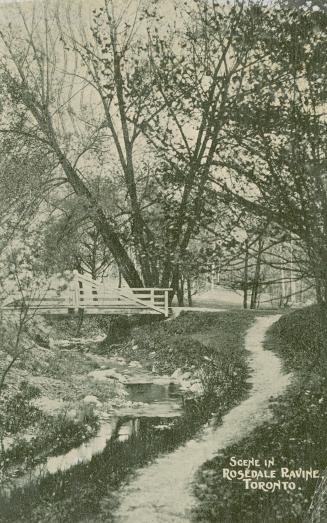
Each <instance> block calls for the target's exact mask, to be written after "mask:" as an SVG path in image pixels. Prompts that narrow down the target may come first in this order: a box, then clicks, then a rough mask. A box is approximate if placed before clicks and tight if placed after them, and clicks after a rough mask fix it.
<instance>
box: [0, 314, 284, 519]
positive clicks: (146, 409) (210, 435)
mask: <svg viewBox="0 0 327 523" xmlns="http://www.w3.org/2000/svg"><path fill="white" fill-rule="evenodd" d="M277 319H278V316H276V315H275V316H269V317H267V316H265V317H259V318H257V319H256V321H255V323H254V325H253V326H252V327H251V328H250V329H249V330H248V333H247V335H246V339H245V347H246V349H247V350H248V351H249V352H250V356H249V363H250V369H251V371H252V372H251V376H250V378H249V383H251V391H250V394H249V397H248V398H247V399H246V400H244V401H243V402H242V403H241V404H240V405H238V406H237V407H235V408H233V409H232V410H231V411H230V412H229V413H228V414H226V415H225V416H224V417H223V420H222V424H221V425H220V426H219V427H218V428H216V425H217V424H216V422H215V421H216V420H214V419H213V420H212V423H209V424H207V425H206V426H205V428H202V429H200V427H201V424H202V421H201V416H200V415H199V414H198V413H197V414H194V412H193V410H192V408H191V407H190V406H189V404H188V402H184V399H183V394H182V392H181V390H180V389H179V388H178V386H176V385H174V384H171V383H169V381H168V382H166V381H165V380H160V379H158V380H157V382H154V383H153V382H152V383H151V382H149V376H146V375H144V374H142V371H141V370H140V371H138V372H137V371H136V377H135V380H134V381H131V382H130V383H126V385H125V386H126V389H127V391H128V394H129V398H130V399H131V400H132V401H133V402H138V404H139V406H138V407H137V408H136V409H135V408H134V409H133V408H125V409H122V410H121V412H119V413H116V414H115V415H113V416H111V417H110V418H108V419H105V420H103V421H102V424H101V427H100V430H99V432H98V434H97V436H95V437H94V438H92V439H91V440H90V441H88V442H87V443H84V444H82V445H80V446H79V447H78V448H75V449H72V450H71V451H69V452H68V453H66V454H64V455H62V456H56V457H49V458H48V459H47V461H46V462H45V463H43V464H40V465H38V466H36V467H35V468H34V469H32V470H31V471H30V473H29V474H28V475H26V476H24V477H21V478H17V480H16V481H15V482H14V484H13V485H11V486H8V489H7V492H5V491H2V498H1V500H0V521H6V522H7V521H8V522H9V521H25V519H24V517H22V514H26V515H27V514H28V513H29V511H28V508H29V506H30V504H31V503H32V501H31V500H33V498H34V504H35V497H37V498H38V499H44V498H47V496H48V492H54V493H55V494H54V495H55V497H56V498H57V499H59V500H60V499H65V498H66V497H67V498H69V499H70V500H71V501H70V503H71V504H72V505H74V503H79V504H80V505H83V500H81V492H83V489H85V490H87V491H88V494H89V493H90V491H92V492H93V493H94V496H95V497H96V498H97V499H98V498H99V497H100V498H101V507H102V508H101V509H100V511H102V512H104V513H106V511H107V510H108V514H109V513H110V514H114V516H113V517H114V521H117V522H121V523H125V522H131V523H132V522H133V523H135V522H136V521H137V522H138V523H150V522H151V523H157V522H158V523H159V522H165V523H174V522H182V521H184V522H185V521H190V512H191V509H192V506H193V502H194V501H193V497H192V492H191V487H192V478H193V476H194V473H195V472H196V470H197V469H198V468H199V467H200V466H201V465H202V464H203V463H204V462H205V461H207V460H208V459H211V458H212V457H213V456H214V455H215V454H216V453H217V452H219V450H220V449H223V448H224V447H226V446H227V445H229V444H231V443H234V442H236V441H238V440H240V439H242V438H243V437H244V436H246V435H247V434H249V433H250V432H251V431H252V430H253V429H254V428H255V427H256V426H258V425H259V424H261V423H263V422H264V421H265V420H267V419H268V418H269V416H270V413H269V409H268V401H269V398H270V397H272V396H277V395H279V394H281V393H282V392H283V390H284V389H285V387H286V386H287V384H288V382H289V376H286V375H284V374H282V372H281V365H280V361H279V359H278V357H277V356H275V355H274V354H273V353H272V352H270V351H264V350H263V347H262V342H263V338H264V335H265V333H266V330H267V328H268V327H269V326H270V325H271V324H272V323H273V322H274V321H276V320H277ZM119 370H122V369H119ZM96 372H102V371H96ZM105 372H107V371H103V374H104V379H105ZM158 456H159V457H158ZM153 460H155V461H153ZM130 474H134V476H133V475H132V476H131V477H130ZM129 477H130V480H129V482H128V483H127V484H126V485H125V486H123V487H122V486H121V483H122V481H126V478H127V479H128V478H129ZM59 505H60V502H59ZM103 507H104V508H103ZM106 507H107V508H106ZM108 507H109V508H108ZM88 508H89V507H88ZM81 510H83V509H82V508H81ZM98 510H99V507H98V505H97V507H96V509H95V513H96V512H98ZM95 513H94V519H92V521H97V519H96V518H97V516H96V515H95ZM1 517H3V518H4V519H1ZM110 517H111V516H110ZM28 520H29V519H28ZM59 520H60V521H66V520H62V519H58V521H59ZM82 520H83V521H86V520H84V519H83V518H81V519H79V517H77V516H76V517H75V516H74V518H73V516H72V519H71V521H82ZM111 520H112V519H108V521H111ZM53 521H57V520H56V519H53ZM87 521H91V520H90V519H87ZM99 521H100V520H99ZM101 521H102V520H101Z"/></svg>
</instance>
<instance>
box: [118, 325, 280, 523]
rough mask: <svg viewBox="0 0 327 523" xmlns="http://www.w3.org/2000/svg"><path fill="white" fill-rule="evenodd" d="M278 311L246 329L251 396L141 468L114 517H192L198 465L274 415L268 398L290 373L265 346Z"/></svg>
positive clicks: (146, 521)
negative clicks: (217, 422)
mask: <svg viewBox="0 0 327 523" xmlns="http://www.w3.org/2000/svg"><path fill="white" fill-rule="evenodd" d="M277 319H278V316H276V315H275V316H264V317H259V318H257V319H256V322H255V324H254V325H253V326H252V327H251V328H250V329H249V330H248V332H247V334H246V339H245V348H246V349H247V350H248V351H249V352H250V357H249V365H250V368H251V370H252V373H251V376H250V378H249V383H251V385H252V389H251V391H250V396H249V397H248V399H246V400H245V401H242V402H241V403H240V405H238V406H237V407H235V408H233V409H232V410H231V411H230V412H229V413H228V414H226V415H225V416H224V417H223V420H222V424H221V425H220V426H219V427H218V428H216V429H214V428H212V427H210V426H208V427H206V429H205V430H204V431H203V432H202V433H201V435H200V436H199V438H198V439H193V440H191V441H189V442H188V443H187V444H186V445H184V446H183V447H180V448H179V449H177V450H176V451H175V452H172V453H171V454H168V455H164V456H163V457H161V458H159V459H157V460H156V461H155V462H154V463H152V464H151V465H149V466H148V467H146V468H144V469H142V470H140V471H139V474H138V475H137V476H136V477H135V479H134V480H132V481H131V483H130V484H129V485H127V486H125V487H124V488H123V489H122V491H121V505H120V507H119V509H118V511H117V513H116V521H117V522H118V521H119V522H121V523H135V522H136V521H137V522H138V523H180V522H185V521H190V511H191V508H192V505H193V503H194V499H193V497H192V491H191V487H192V479H193V476H194V473H195V472H196V470H197V469H198V468H199V467H200V466H201V465H202V464H203V463H204V462H205V461H207V460H209V459H212V458H213V457H214V456H215V455H216V454H217V453H218V452H219V450H222V449H223V448H225V447H226V446H228V445H230V444H233V443H236V442H237V441H239V440H241V439H242V438H244V437H245V436H247V435H248V434H249V433H250V432H251V431H253V430H254V429H255V428H256V427H257V426H258V425H260V424H262V423H263V422H265V421H266V420H268V419H269V418H270V416H271V414H270V411H269V409H268V402H269V398H271V397H272V396H278V395H280V394H281V393H282V392H283V391H284V390H285V388H286V386H287V385H288V383H289V381H290V376H287V375H285V374H283V373H282V372H281V363H280V360H279V358H278V357H277V356H276V355H275V354H274V353H272V352H270V351H264V350H263V346H262V342H263V339H264V336H265V333H266V330H267V329H268V327H270V325H272V323H274V322H275V321H277Z"/></svg>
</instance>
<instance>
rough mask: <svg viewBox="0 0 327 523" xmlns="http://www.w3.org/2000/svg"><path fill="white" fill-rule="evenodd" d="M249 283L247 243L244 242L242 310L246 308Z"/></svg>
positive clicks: (246, 241)
mask: <svg viewBox="0 0 327 523" xmlns="http://www.w3.org/2000/svg"><path fill="white" fill-rule="evenodd" d="M248 283H249V242H248V240H245V258H244V277H243V308H244V309H247V308H248Z"/></svg>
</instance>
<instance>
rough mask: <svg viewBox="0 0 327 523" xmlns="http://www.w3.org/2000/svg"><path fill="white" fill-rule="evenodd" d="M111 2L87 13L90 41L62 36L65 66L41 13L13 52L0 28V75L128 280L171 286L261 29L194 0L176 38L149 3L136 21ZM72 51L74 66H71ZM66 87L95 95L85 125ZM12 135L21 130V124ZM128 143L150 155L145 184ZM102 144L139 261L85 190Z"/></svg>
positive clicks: (27, 24)
mask: <svg viewBox="0 0 327 523" xmlns="http://www.w3.org/2000/svg"><path fill="white" fill-rule="evenodd" d="M113 7H114V6H113V3H112V2H110V1H109V0H106V1H105V3H104V6H103V7H102V8H100V9H99V10H98V11H95V12H94V21H93V26H92V37H89V35H88V34H86V33H85V31H84V35H85V37H84V38H82V40H81V41H78V39H77V38H76V36H75V35H74V34H73V32H72V29H71V24H70V26H69V27H68V28H67V31H66V32H63V34H62V41H63V47H64V49H63V50H62V49H60V51H62V52H63V53H64V60H63V61H64V63H63V64H61V62H62V60H61V62H60V59H59V58H58V56H57V55H56V45H55V44H57V37H58V29H57V27H55V25H54V23H53V22H51V23H50V21H49V20H50V18H49V15H47V13H46V12H45V16H44V18H43V33H42V34H41V33H40V32H39V29H38V28H37V27H36V23H35V18H32V20H31V21H29V20H27V18H26V16H25V15H24V13H23V12H22V13H21V23H22V27H23V31H24V33H25V49H24V48H22V41H21V39H20V41H19V48H18V44H17V43H16V42H15V39H14V38H13V36H12V35H10V32H9V34H8V33H5V32H4V31H3V32H2V40H3V43H4V46H5V48H6V52H7V57H6V59H5V60H3V62H2V71H3V78H4V79H5V82H6V84H7V86H8V90H9V92H10V94H11V97H12V100H13V101H14V102H15V103H16V104H18V106H19V107H24V110H25V111H26V112H27V113H28V114H29V121H27V122H26V123H25V127H24V128H23V131H24V132H25V133H28V135H32V136H33V138H34V139H35V140H39V141H41V142H42V143H44V144H45V146H46V147H48V148H49V150H50V151H52V153H53V154H54V155H55V157H56V158H57V160H58V162H59V164H60V167H61V170H62V172H63V173H64V178H65V181H66V182H67V183H68V184H69V185H70V186H71V187H72V189H73V190H74V192H75V194H76V195H77V196H78V197H79V198H80V202H81V205H82V206H83V208H84V210H85V212H86V213H88V214H89V217H90V220H92V222H93V224H94V226H95V227H96V229H97V230H98V232H99V233H100V234H101V235H102V237H103V241H104V243H105V244H106V245H107V247H108V248H109V250H110V252H111V253H112V255H113V257H114V259H115V261H116V263H117V265H118V266H119V267H120V269H121V271H122V273H123V276H124V277H125V279H126V281H127V282H128V283H129V284H130V285H132V286H141V285H142V284H143V283H144V284H146V285H155V284H158V282H159V273H161V274H160V283H161V285H162V286H167V285H172V286H173V288H174V290H176V289H177V287H178V281H179V279H180V278H179V271H180V269H179V263H180V262H179V260H180V259H181V258H182V257H183V255H184V253H185V252H186V250H187V247H188V245H189V242H190V240H191V239H192V238H194V237H195V236H196V234H198V232H199V227H200V223H201V220H202V218H203V216H204V215H205V208H204V207H205V206H204V204H203V202H204V201H205V200H206V198H207V197H208V189H209V186H210V181H209V173H210V172H211V170H212V163H213V159H214V158H215V156H216V154H217V151H218V149H220V147H221V141H222V137H223V136H225V135H226V134H228V132H229V127H230V121H229V120H230V111H231V107H237V106H238V103H239V93H240V91H241V89H240V86H241V84H242V81H243V80H244V77H245V76H246V75H247V67H248V65H249V60H250V59H251V60H252V59H253V53H252V54H251V52H250V51H251V49H252V48H253V47H255V49H256V53H257V54H256V60H259V59H260V57H261V55H260V52H261V51H260V45H258V43H257V42H258V40H260V38H261V32H260V31H261V30H260V24H257V23H254V22H253V20H254V14H255V13H254V11H252V9H247V8H245V7H244V5H243V3H242V2H239V3H236V4H235V5H234V6H232V7H231V8H230V9H224V8H222V7H219V6H217V5H216V4H213V5H210V6H208V5H207V4H201V3H200V4H199V3H197V2H194V3H193V2H192V1H190V2H189V3H188V4H187V6H186V8H185V9H184V11H183V13H181V15H182V16H183V20H185V22H183V24H181V27H180V28H178V31H176V32H175V37H174V38H173V40H172V28H171V27H169V25H167V24H166V23H162V21H161V20H162V15H160V13H159V12H158V8H157V2H153V3H152V4H150V6H148V7H147V8H144V9H143V8H141V7H140V9H138V10H137V12H136V14H135V16H134V17H133V18H132V19H131V17H130V16H129V17H127V18H126V16H125V17H124V16H121V14H118V15H117V14H115V11H114V9H113ZM125 14H126V13H125ZM34 16H35V15H34ZM38 18H39V19H38V27H40V23H41V22H40V17H38ZM131 22H132V23H131ZM160 25H161V27H160ZM159 29H160V30H159ZM82 34H83V31H82ZM145 35H147V36H146V37H145ZM67 46H68V49H69V50H68V51H67ZM69 52H71V53H72V55H71V56H72V57H73V58H70V60H71V61H72V60H73V62H74V64H75V66H74V67H73V68H72V69H71V70H68V71H67V68H68V69H69V67H68V62H69V59H68V55H69ZM82 64H83V65H84V66H85V67H86V74H84V73H83V72H82V69H81V67H82ZM59 71H63V72H59ZM68 79H71V80H70V83H69V88H68V92H67V88H66V82H67V81H68ZM74 90H75V91H80V90H86V91H87V93H89V94H90V93H91V95H92V92H93V93H95V94H96V96H97V100H98V101H99V103H100V104H101V109H99V113H98V114H93V116H92V118H90V116H89V113H87V111H86V112H85V110H84V109H83V110H79V111H77V108H76V106H77V105H78V104H76V103H73V102H72V101H71V100H72V93H73V91H74ZM84 100H85V97H84ZM93 101H94V100H93V99H92V102H93ZM86 116H87V121H86V120H85V117H86ZM90 128H91V129H92V131H90V130H89V129H90ZM68 129H69V131H68ZM76 129H78V130H77V131H76ZM10 130H11V132H22V128H21V126H20V128H19V129H17V127H16V128H11V129H10ZM72 130H74V132H72ZM74 133H75V136H74ZM78 139H80V140H81V143H82V144H83V147H78V144H77V140H78ZM136 142H137V144H138V145H137V147H138V152H139V151H140V150H141V151H144V150H145V148H148V149H149V150H150V151H151V154H152V157H154V158H155V160H156V161H155V169H154V172H153V173H151V176H150V182H148V180H149V177H148V176H144V172H143V167H142V166H141V169H140V168H139V166H140V163H139V164H137V162H136V154H135V147H136ZM108 143H109V144H110V151H111V157H112V158H114V159H115V162H119V163H118V165H119V170H120V172H119V174H118V175H119V176H120V177H121V178H120V179H121V180H122V182H123V190H124V191H126V196H127V201H128V211H127V213H128V217H129V224H130V239H131V242H132V246H133V250H134V252H135V255H136V261H137V263H136V264H135V263H134V262H133V260H132V257H131V256H130V255H129V254H128V249H127V248H126V247H125V246H124V242H123V239H122V236H121V231H120V227H119V224H117V223H116V221H115V213H114V212H113V209H112V208H111V209H108V208H106V207H104V206H103V205H102V204H100V203H99V198H98V197H97V195H96V194H95V193H94V190H93V187H92V184H91V183H90V180H91V179H92V177H93V176H94V173H90V170H89V169H87V167H86V165H85V163H86V162H85V158H87V155H88V154H90V152H91V151H92V153H93V152H94V148H95V144H97V147H98V148H100V149H102V155H103V154H104V150H105V149H106V147H107V144H108ZM98 166H99V165H98ZM102 167H103V164H102ZM149 188H150V189H151V190H150V189H149ZM144 198H145V203H143V202H144ZM151 207H152V209H153V211H154V213H157V215H158V216H160V215H161V218H162V221H161V223H162V224H165V225H164V226H165V229H166V234H165V237H164V239H163V243H162V244H160V243H159V244H158V242H157V241H156V230H153V229H152V227H151V220H152V216H153V214H152V216H151V218H149V213H148V209H149V208H151ZM138 269H140V271H139V272H138Z"/></svg>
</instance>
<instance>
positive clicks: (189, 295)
mask: <svg viewBox="0 0 327 523" xmlns="http://www.w3.org/2000/svg"><path fill="white" fill-rule="evenodd" d="M186 284H187V301H188V306H189V307H192V306H193V301H192V282H191V278H187V280H186Z"/></svg>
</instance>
